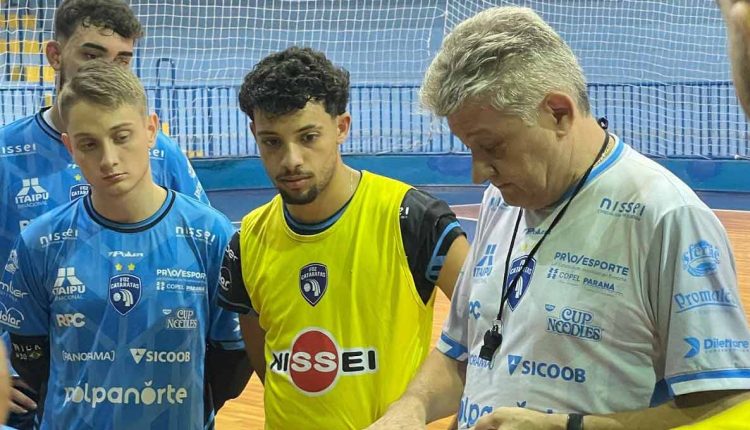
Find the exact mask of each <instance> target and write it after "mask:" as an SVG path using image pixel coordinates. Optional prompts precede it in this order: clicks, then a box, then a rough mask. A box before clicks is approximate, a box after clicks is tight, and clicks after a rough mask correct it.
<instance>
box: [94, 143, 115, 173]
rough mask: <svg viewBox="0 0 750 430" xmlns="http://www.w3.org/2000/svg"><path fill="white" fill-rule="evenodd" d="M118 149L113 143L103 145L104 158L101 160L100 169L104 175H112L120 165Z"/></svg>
mask: <svg viewBox="0 0 750 430" xmlns="http://www.w3.org/2000/svg"><path fill="white" fill-rule="evenodd" d="M118 163H119V162H118V157H117V148H116V147H115V145H113V144H112V143H111V142H107V143H104V144H103V145H102V158H101V160H99V168H100V169H101V171H102V172H104V173H111V172H112V170H114V168H115V167H116V166H117V164H118Z"/></svg>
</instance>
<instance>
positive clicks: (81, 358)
mask: <svg viewBox="0 0 750 430" xmlns="http://www.w3.org/2000/svg"><path fill="white" fill-rule="evenodd" d="M62 357H63V361H70V362H72V363H79V362H85V361H115V351H114V350H110V351H85V352H69V351H65V350H63V352H62Z"/></svg>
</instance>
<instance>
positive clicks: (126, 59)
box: [115, 57, 130, 66]
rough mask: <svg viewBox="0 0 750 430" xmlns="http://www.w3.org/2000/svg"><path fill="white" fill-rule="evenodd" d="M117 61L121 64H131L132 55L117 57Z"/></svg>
mask: <svg viewBox="0 0 750 430" xmlns="http://www.w3.org/2000/svg"><path fill="white" fill-rule="evenodd" d="M115 63H117V64H119V65H121V66H129V65H130V57H117V58H115Z"/></svg>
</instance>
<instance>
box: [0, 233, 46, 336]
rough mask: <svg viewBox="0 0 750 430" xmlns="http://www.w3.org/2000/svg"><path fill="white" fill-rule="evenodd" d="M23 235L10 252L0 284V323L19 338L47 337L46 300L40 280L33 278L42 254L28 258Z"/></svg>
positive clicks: (41, 261)
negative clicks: (0, 283) (19, 336)
mask: <svg viewBox="0 0 750 430" xmlns="http://www.w3.org/2000/svg"><path fill="white" fill-rule="evenodd" d="M31 252H32V250H29V249H28V248H27V247H26V245H25V242H24V239H23V236H19V238H18V239H17V240H16V244H15V247H14V248H13V249H12V250H11V252H10V256H9V258H8V261H7V262H6V264H5V269H4V271H3V276H2V281H1V282H2V285H0V287H1V288H0V323H2V327H3V328H4V329H5V330H7V331H9V332H10V333H13V334H17V335H21V336H47V335H48V334H49V318H50V312H49V298H48V295H47V293H46V292H45V291H44V286H45V283H44V280H43V279H42V278H41V277H40V276H39V275H37V270H38V269H39V267H37V265H42V264H44V255H34V256H32V255H30V253H31Z"/></svg>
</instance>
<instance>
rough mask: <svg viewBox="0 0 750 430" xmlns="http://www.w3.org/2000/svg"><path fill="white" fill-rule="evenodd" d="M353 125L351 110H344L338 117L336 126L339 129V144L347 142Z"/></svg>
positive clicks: (337, 139) (337, 140) (337, 141)
mask: <svg viewBox="0 0 750 430" xmlns="http://www.w3.org/2000/svg"><path fill="white" fill-rule="evenodd" d="M351 125H352V116H351V115H350V114H349V112H344V113H342V114H341V115H339V116H337V117H336V128H337V129H338V136H337V137H336V143H338V144H339V145H341V144H343V143H344V142H346V138H347V137H349V129H350V128H351Z"/></svg>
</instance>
